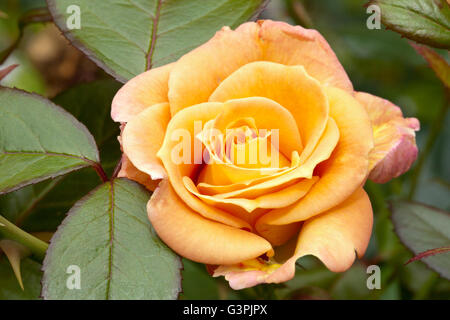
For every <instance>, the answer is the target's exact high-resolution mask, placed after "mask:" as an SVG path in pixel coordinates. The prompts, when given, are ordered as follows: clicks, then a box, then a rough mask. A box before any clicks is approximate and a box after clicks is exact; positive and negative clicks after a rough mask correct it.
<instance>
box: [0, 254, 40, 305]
mask: <svg viewBox="0 0 450 320" xmlns="http://www.w3.org/2000/svg"><path fill="white" fill-rule="evenodd" d="M21 269H22V276H23V277H22V280H23V286H24V290H22V289H21V288H20V286H19V283H18V282H17V279H16V276H15V275H14V271H13V270H12V268H11V265H10V264H9V262H8V259H6V258H5V256H2V255H1V254H0V275H1V276H0V300H36V299H39V296H40V292H41V278H42V272H41V265H40V264H39V263H37V262H35V261H33V260H31V259H24V260H22V262H21Z"/></svg>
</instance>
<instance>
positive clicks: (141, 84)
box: [111, 63, 174, 122]
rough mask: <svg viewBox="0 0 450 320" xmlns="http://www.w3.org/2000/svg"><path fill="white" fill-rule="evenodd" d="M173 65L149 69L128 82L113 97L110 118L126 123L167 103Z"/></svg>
mask: <svg viewBox="0 0 450 320" xmlns="http://www.w3.org/2000/svg"><path fill="white" fill-rule="evenodd" d="M173 66H174V63H171V64H168V65H165V66H162V67H159V68H155V69H151V70H149V71H146V72H144V73H141V74H140V75H138V76H136V77H134V78H133V79H131V80H130V81H128V82H127V83H126V84H125V85H124V86H123V87H122V88H121V89H120V90H119V91H118V92H117V93H116V95H115V97H114V99H113V101H112V105H111V118H112V119H113V120H114V121H116V122H128V121H130V119H131V118H133V117H134V116H135V115H137V114H138V113H140V112H141V111H143V110H144V109H146V108H148V107H150V106H152V105H155V104H157V103H163V102H169V98H168V97H167V93H168V91H169V86H168V82H169V75H170V72H171V71H172V68H173Z"/></svg>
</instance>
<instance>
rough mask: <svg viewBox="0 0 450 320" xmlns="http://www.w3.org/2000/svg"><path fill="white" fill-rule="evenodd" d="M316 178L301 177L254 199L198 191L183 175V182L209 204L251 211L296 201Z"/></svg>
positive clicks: (230, 209)
mask: <svg viewBox="0 0 450 320" xmlns="http://www.w3.org/2000/svg"><path fill="white" fill-rule="evenodd" d="M317 179H318V178H317V177H312V179H303V180H302V181H300V182H297V183H295V184H293V185H291V186H288V187H286V188H284V189H281V190H278V191H274V192H270V193H267V194H264V195H261V196H258V197H256V198H254V199H247V198H244V197H239V198H231V197H227V198H223V197H219V196H208V195H204V194H201V193H200V192H198V190H197V187H196V186H195V184H194V182H193V181H192V180H191V179H190V178H189V177H183V183H184V186H185V187H186V189H188V190H189V191H190V192H191V193H192V194H194V195H195V196H197V197H199V198H200V199H202V200H203V201H204V202H205V203H207V204H209V205H211V206H216V207H219V208H222V209H224V210H227V211H231V212H233V211H234V210H233V209H232V208H231V207H233V206H237V207H240V208H243V209H245V210H246V211H247V212H252V211H254V210H255V209H257V208H262V209H273V208H282V207H285V206H288V205H290V204H292V203H294V202H296V201H298V200H299V199H301V198H302V197H303V196H304V195H305V194H306V193H307V192H308V190H309V189H310V188H311V187H312V186H313V185H314V183H316V181H317Z"/></svg>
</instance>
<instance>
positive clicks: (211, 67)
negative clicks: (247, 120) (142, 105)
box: [169, 23, 262, 115]
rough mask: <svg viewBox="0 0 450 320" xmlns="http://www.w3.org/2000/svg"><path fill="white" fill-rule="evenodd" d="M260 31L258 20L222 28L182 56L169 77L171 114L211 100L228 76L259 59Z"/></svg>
mask: <svg viewBox="0 0 450 320" xmlns="http://www.w3.org/2000/svg"><path fill="white" fill-rule="evenodd" d="M258 31H259V26H258V25H257V24H256V23H244V24H242V25H241V26H239V27H238V28H237V29H236V31H232V30H231V29H230V28H229V27H223V28H222V30H220V31H218V32H217V33H216V35H215V36H214V37H213V38H211V39H210V40H209V41H208V42H206V43H205V44H203V45H202V46H200V47H198V48H196V49H194V50H192V51H191V52H189V53H187V54H186V55H184V56H183V57H181V58H180V59H179V60H178V61H177V66H176V68H174V70H173V72H172V74H171V75H170V79H169V88H170V89H169V101H170V111H171V113H172V115H174V114H175V113H177V112H178V111H180V110H181V109H184V108H186V107H189V106H192V105H195V104H199V103H202V102H205V101H208V98H209V96H210V95H211V93H212V92H213V91H214V89H215V88H216V87H217V86H218V85H219V83H220V82H222V81H223V80H224V79H225V78H226V77H227V76H228V75H230V74H231V73H232V72H234V71H235V70H236V69H238V68H239V67H241V66H243V65H245V64H247V63H249V62H252V61H256V60H260V59H261V57H262V52H261V49H260V47H259V44H258V41H257V39H258ZM200 70H205V71H206V72H200Z"/></svg>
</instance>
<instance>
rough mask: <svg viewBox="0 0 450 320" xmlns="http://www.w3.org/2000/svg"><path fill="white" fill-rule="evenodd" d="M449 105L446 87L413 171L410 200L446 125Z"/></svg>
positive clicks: (449, 98) (449, 92)
mask: <svg viewBox="0 0 450 320" xmlns="http://www.w3.org/2000/svg"><path fill="white" fill-rule="evenodd" d="M449 107H450V91H449V89H447V88H445V101H444V104H443V105H442V107H441V109H440V110H439V113H438V115H437V117H436V119H435V121H434V123H433V124H432V127H431V131H430V133H429V135H428V138H427V141H426V143H425V147H424V149H423V151H422V153H421V154H420V156H419V160H418V161H417V165H416V167H415V168H414V171H413V173H412V178H411V188H410V190H409V195H408V199H409V200H412V199H413V198H414V194H415V192H416V189H417V183H418V182H419V177H420V173H421V171H422V168H423V166H424V164H425V160H426V159H427V158H428V156H429V154H430V153H431V151H432V149H433V146H434V143H435V141H436V138H437V137H438V135H439V133H440V132H441V129H442V127H443V126H444V122H445V117H446V114H447V111H448V109H449Z"/></svg>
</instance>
